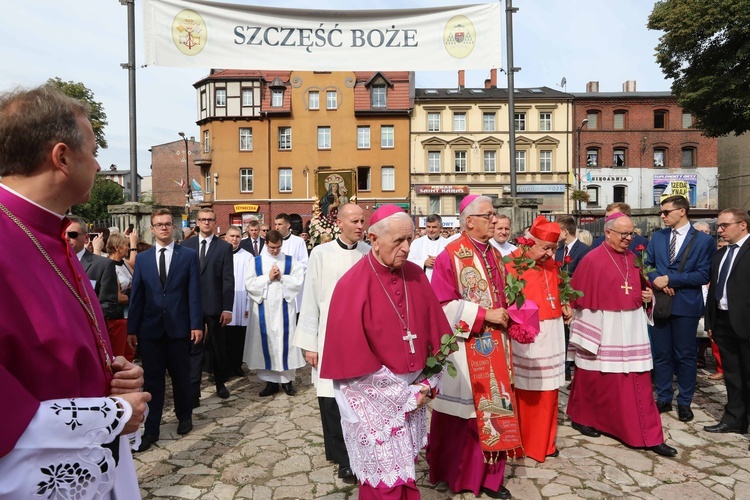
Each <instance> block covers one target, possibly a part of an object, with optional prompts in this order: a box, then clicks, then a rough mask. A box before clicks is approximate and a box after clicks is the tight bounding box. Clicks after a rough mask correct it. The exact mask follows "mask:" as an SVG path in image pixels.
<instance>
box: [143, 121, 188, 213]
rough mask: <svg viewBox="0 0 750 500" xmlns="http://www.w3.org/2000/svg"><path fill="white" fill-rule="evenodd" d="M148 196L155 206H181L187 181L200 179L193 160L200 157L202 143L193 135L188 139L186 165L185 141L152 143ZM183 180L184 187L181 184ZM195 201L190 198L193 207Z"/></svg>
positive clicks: (182, 205)
mask: <svg viewBox="0 0 750 500" xmlns="http://www.w3.org/2000/svg"><path fill="white" fill-rule="evenodd" d="M175 135H177V133H175ZM149 151H150V152H151V182H152V184H151V198H152V201H153V203H154V204H155V205H164V206H174V207H184V206H185V195H186V194H187V183H188V182H190V180H192V179H195V180H196V182H199V183H200V182H201V169H200V167H198V166H197V165H195V163H194V159H195V158H198V157H199V156H200V152H201V144H200V143H199V142H197V141H196V140H195V138H194V137H190V138H188V141H187V154H188V157H189V158H190V161H189V162H188V165H187V169H189V172H188V170H187V169H186V167H185V141H184V140H183V139H177V140H176V141H172V142H167V143H165V144H157V145H156V146H151V149H149ZM182 182H184V183H185V185H184V186H180V183H182ZM195 206H196V202H195V201H191V207H192V208H191V209H192V210H195Z"/></svg>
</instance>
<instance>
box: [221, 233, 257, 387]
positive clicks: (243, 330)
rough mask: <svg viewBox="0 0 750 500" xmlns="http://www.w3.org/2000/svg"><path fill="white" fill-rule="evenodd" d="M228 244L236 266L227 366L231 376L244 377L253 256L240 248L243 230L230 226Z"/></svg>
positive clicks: (228, 325)
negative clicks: (247, 283)
mask: <svg viewBox="0 0 750 500" xmlns="http://www.w3.org/2000/svg"><path fill="white" fill-rule="evenodd" d="M226 240H227V242H228V243H229V244H230V245H232V263H233V265H234V302H233V303H232V321H230V322H229V323H228V324H227V326H225V327H224V329H225V331H226V341H227V364H228V365H229V366H228V370H227V373H228V374H229V375H237V376H239V377H243V376H244V375H245V373H244V372H243V371H242V354H243V351H244V348H245V337H246V335H247V323H248V319H249V317H250V297H248V295H247V290H245V271H246V270H247V268H248V267H250V266H251V265H252V264H253V254H251V253H250V252H248V251H247V250H245V249H243V248H242V247H241V246H240V243H241V242H242V229H241V228H240V227H239V226H229V228H228V229H227V234H226Z"/></svg>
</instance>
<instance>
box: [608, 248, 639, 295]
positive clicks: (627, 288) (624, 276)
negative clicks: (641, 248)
mask: <svg viewBox="0 0 750 500" xmlns="http://www.w3.org/2000/svg"><path fill="white" fill-rule="evenodd" d="M607 255H609V258H610V259H612V264H614V265H615V267H616V268H617V271H618V272H619V273H620V276H622V279H623V280H625V284H624V285H620V288H621V289H623V290H625V295H630V290H632V289H633V287H632V286H630V285H629V284H628V281H629V279H630V268H629V267H628V262H627V260H626V261H625V272H624V273H623V272H622V269H620V266H619V265H618V264H617V262H616V261H615V258H614V257H612V254H611V253H609V250H608V249H607Z"/></svg>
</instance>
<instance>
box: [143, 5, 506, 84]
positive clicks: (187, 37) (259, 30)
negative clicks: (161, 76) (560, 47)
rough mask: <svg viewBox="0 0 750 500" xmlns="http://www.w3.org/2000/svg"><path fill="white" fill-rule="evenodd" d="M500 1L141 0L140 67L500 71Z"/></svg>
mask: <svg viewBox="0 0 750 500" xmlns="http://www.w3.org/2000/svg"><path fill="white" fill-rule="evenodd" d="M501 14H502V10H501V4H500V2H494V3H487V4H477V5H462V6H452V7H433V8H424V9H402V10H340V11H338V10H336V11H335V10H303V9H280V8H273V7H261V6H254V5H237V4H230V3H214V2H206V1H203V0H144V1H143V31H144V45H145V55H146V64H147V65H156V66H180V67H195V68H232V69H267V70H300V71H375V70H378V71H417V70H433V71H435V70H456V69H488V68H500V67H501V65H502V58H501V48H502V47H501V40H502V39H501V33H500V25H501Z"/></svg>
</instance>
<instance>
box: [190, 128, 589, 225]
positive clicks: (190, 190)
mask: <svg viewBox="0 0 750 500" xmlns="http://www.w3.org/2000/svg"><path fill="white" fill-rule="evenodd" d="M579 133H580V130H579ZM177 134H178V135H179V136H180V137H182V140H183V141H184V142H185V184H186V186H187V191H185V213H186V214H187V220H188V224H189V223H190V195H191V191H192V190H191V188H190V158H188V138H187V136H186V135H185V132H177Z"/></svg>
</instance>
